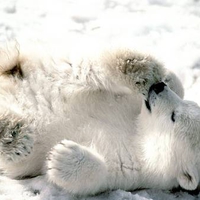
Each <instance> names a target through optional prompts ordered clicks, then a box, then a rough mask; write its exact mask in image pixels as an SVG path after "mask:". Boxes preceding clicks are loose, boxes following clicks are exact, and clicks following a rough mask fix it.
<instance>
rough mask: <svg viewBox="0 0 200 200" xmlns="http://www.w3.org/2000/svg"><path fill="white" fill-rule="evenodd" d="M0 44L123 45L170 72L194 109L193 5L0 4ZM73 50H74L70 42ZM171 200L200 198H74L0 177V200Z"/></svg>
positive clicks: (199, 64)
mask: <svg viewBox="0 0 200 200" xmlns="http://www.w3.org/2000/svg"><path fill="white" fill-rule="evenodd" d="M0 19H1V20H0V42H3V41H5V40H6V39H12V38H18V37H19V38H26V39H32V40H42V41H56V42H57V43H59V42H61V43H62V40H63V39H66V38H67V39H68V40H76V39H77V38H78V39H81V40H86V39H88V38H90V40H91V41H93V42H95V41H98V42H100V43H101V42H102V43H105V44H109V45H112V44H116V43H117V44H123V45H127V46H129V47H131V48H134V49H137V50H139V51H144V52H148V53H151V54H152V55H154V56H155V57H156V58H157V59H159V60H161V61H162V62H163V63H164V65H165V66H166V67H167V68H169V69H171V70H173V71H174V72H175V73H176V74H177V75H178V76H179V78H180V79H181V81H182V83H183V85H184V88H185V91H186V92H185V99H188V100H193V101H196V102H197V103H198V104H199V105H200V93H198V88H199V87H200V1H199V0H177V1H173V0H123V1H122V0H95V1H94V0H6V1H5V0H0ZM74 48H78V44H77V43H76V44H75V46H74ZM18 199H20V200H22V199H24V200H39V199H42V200H48V199H49V200H54V199H55V200H64V199H65V200H106V199H108V200H151V199H153V200H161V199H162V200H174V199H185V200H186V199H187V200H193V199H200V195H198V194H197V195H190V194H189V193H187V192H184V191H179V192H170V191H161V190H139V191H134V192H127V191H122V190H117V191H110V192H106V193H103V194H100V195H98V196H94V197H74V196H71V195H69V194H67V193H65V192H64V191H63V190H61V189H60V188H58V187H56V186H54V185H50V184H49V183H47V181H46V180H45V177H43V176H39V177H35V178H32V179H31V178H30V179H25V180H11V179H9V178H6V177H3V176H1V177H0V200H18Z"/></svg>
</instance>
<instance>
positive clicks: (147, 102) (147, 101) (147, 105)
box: [145, 98, 151, 112]
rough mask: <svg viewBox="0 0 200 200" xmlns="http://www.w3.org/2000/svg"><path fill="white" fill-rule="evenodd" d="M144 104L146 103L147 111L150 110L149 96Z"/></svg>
mask: <svg viewBox="0 0 200 200" xmlns="http://www.w3.org/2000/svg"><path fill="white" fill-rule="evenodd" d="M145 105H146V108H147V109H148V110H149V112H151V106H150V104H149V98H148V99H147V100H145Z"/></svg>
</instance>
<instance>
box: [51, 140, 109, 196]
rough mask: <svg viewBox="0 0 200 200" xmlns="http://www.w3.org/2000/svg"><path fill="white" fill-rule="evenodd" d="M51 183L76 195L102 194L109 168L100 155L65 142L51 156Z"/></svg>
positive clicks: (70, 142)
mask: <svg viewBox="0 0 200 200" xmlns="http://www.w3.org/2000/svg"><path fill="white" fill-rule="evenodd" d="M47 167H48V169H47V176H48V179H49V181H51V182H53V183H55V184H57V185H59V186H61V187H62V188H64V189H65V190H66V191H68V192H70V193H72V194H76V195H88V194H95V193H98V192H101V191H102V190H103V189H104V188H105V186H106V178H107V168H106V165H105V163H104V161H103V159H102V158H101V156H100V155H98V154H97V153H94V152H93V151H92V150H91V149H89V148H87V147H84V146H81V145H79V144H77V143H75V142H72V141H68V140H63V141H62V142H61V143H59V144H57V145H56V146H55V147H54V148H53V150H52V151H51V152H50V154H49V158H48V161H47Z"/></svg>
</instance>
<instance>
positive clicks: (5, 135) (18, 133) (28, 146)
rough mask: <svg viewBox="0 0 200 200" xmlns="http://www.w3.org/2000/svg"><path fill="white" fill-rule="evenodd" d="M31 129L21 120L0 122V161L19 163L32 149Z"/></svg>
mask: <svg viewBox="0 0 200 200" xmlns="http://www.w3.org/2000/svg"><path fill="white" fill-rule="evenodd" d="M33 143H34V140H33V137H32V130H31V128H30V127H29V126H28V125H26V123H25V122H24V121H22V120H15V119H13V118H11V119H10V120H8V119H3V120H1V121H0V159H1V160H2V161H4V162H19V161H21V160H22V159H24V158H26V157H27V156H29V155H30V154H31V151H32V149H33Z"/></svg>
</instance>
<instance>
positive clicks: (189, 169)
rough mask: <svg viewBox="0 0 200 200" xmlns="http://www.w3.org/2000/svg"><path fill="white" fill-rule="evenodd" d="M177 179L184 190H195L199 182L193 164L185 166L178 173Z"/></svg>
mask: <svg viewBox="0 0 200 200" xmlns="http://www.w3.org/2000/svg"><path fill="white" fill-rule="evenodd" d="M177 181H178V183H179V184H180V186H181V187H182V188H184V189H186V190H195V189H196V188H197V186H198V184H199V174H198V171H197V169H196V166H195V165H192V164H191V163H190V164H188V165H187V166H185V167H184V168H183V169H182V170H181V171H180V173H179V175H178V177H177Z"/></svg>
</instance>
